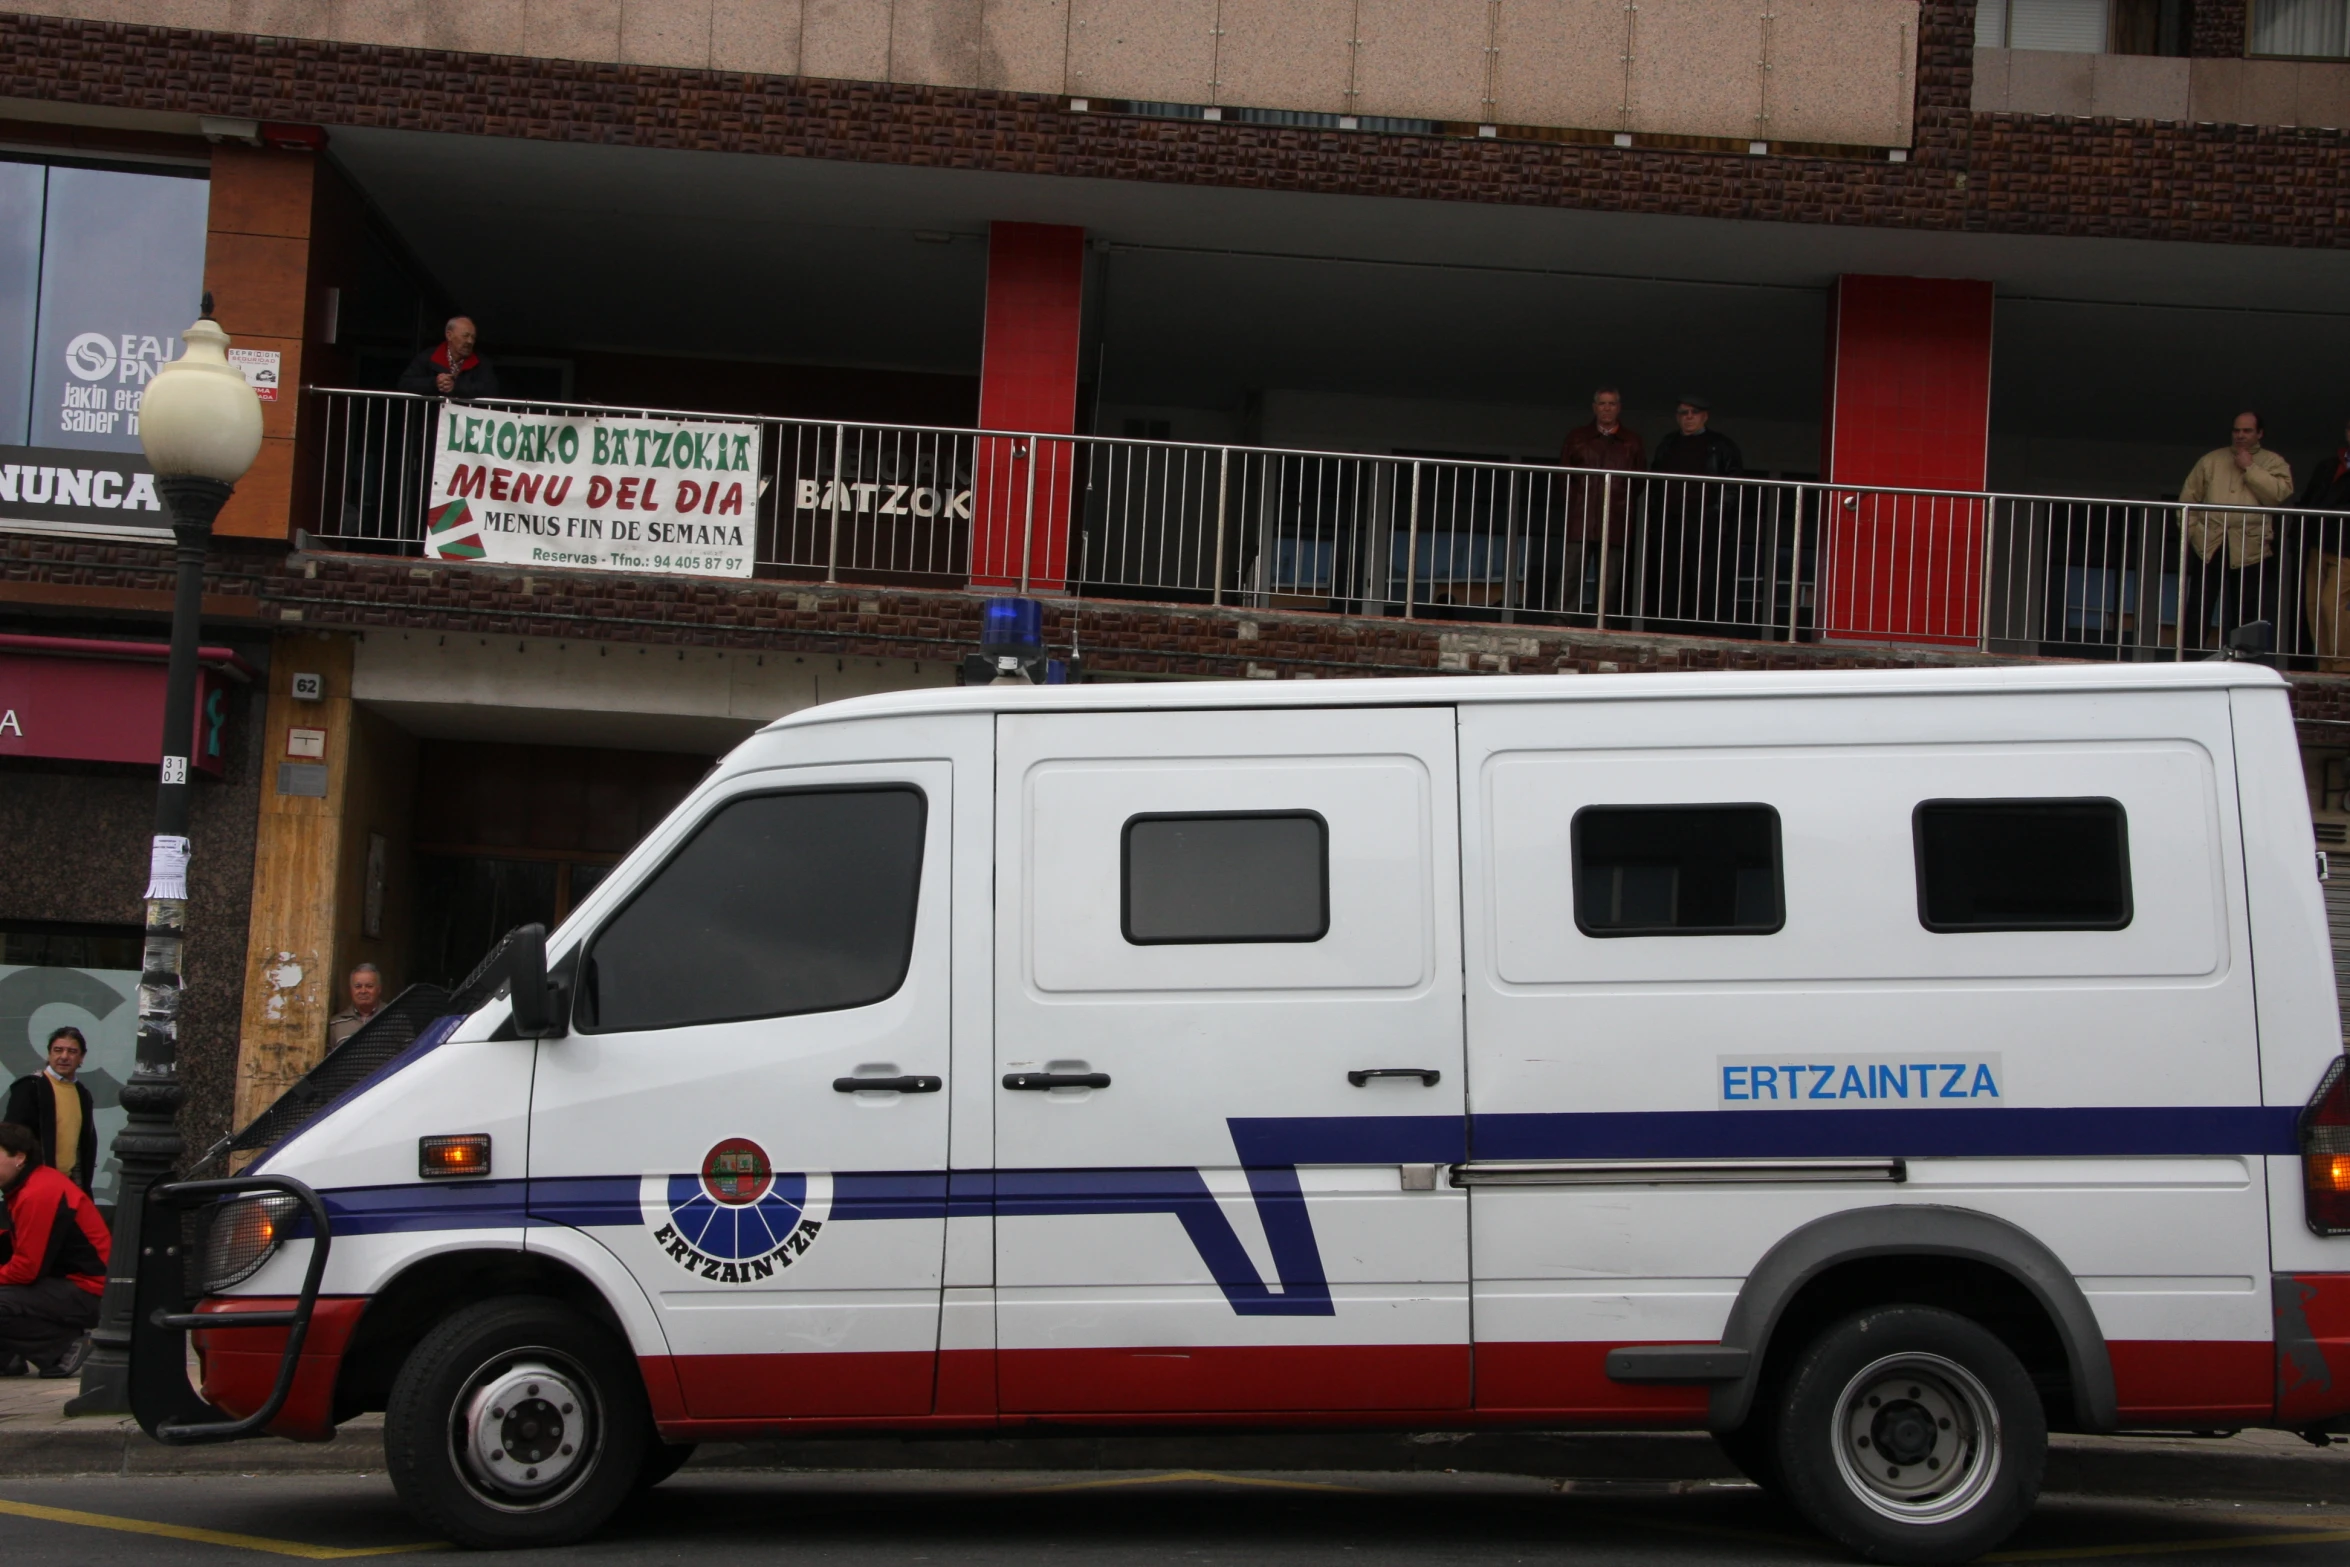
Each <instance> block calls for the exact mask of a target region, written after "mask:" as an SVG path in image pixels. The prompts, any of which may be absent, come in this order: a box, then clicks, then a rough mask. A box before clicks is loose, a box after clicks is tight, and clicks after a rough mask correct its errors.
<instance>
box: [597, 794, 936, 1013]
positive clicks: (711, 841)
mask: <svg viewBox="0 0 2350 1567" xmlns="http://www.w3.org/2000/svg"><path fill="white" fill-rule="evenodd" d="M925 814H926V808H925V804H924V801H923V797H922V794H921V791H919V790H916V789H908V788H878V789H807V790H793V791H789V792H786V793H780V794H758V795H751V796H748V797H746V798H743V799H738V800H734V801H732V802H730V803H728V804H726V805H724V806H722V807H720V808H719V810H718V811H717V812H716V814H714V815H712V816H711V817H710V818H709V820H707V821H705V822H703V823H702V825H701V826H700V827H699V828H698V829H696V830H695V832H694V835H693V836H692V837H691V838H689V839H687V840H686V843H685V846H684V847H683V848H681V849H679V850H678V851H677V852H676V854H674V855H673V856H671V857H670V860H669V862H668V863H667V864H666V865H663V866H662V867H661V868H660V869H659V870H658V871H656V872H654V873H653V876H652V879H651V880H650V881H648V882H647V883H646V884H645V885H644V886H643V887H642V888H640V889H639V890H638V891H637V893H636V894H635V895H634V896H633V897H631V898H630V899H629V900H628V902H627V903H626V904H625V905H624V906H623V907H622V908H621V910H620V912H619V913H618V914H616V915H614V916H613V917H612V919H611V921H610V922H609V923H607V924H606V925H605V926H604V928H603V929H602V930H600V931H598V932H597V933H596V935H595V936H594V938H593V940H592V943H591V945H590V946H589V948H588V952H587V959H586V961H585V962H584V963H583V964H582V965H581V969H580V994H579V1001H578V1008H577V1011H578V1016H579V1019H580V1023H581V1026H582V1027H583V1028H584V1029H585V1030H586V1031H588V1032H591V1033H621V1032H628V1031H633V1030H637V1029H651V1028H682V1027H686V1026H688V1025H690V1024H696V1023H731V1022H738V1021H741V1020H743V1019H746V1018H762V1017H787V1016H790V1015H791V1014H793V1013H799V1012H830V1011H837V1010H839V1009H841V1008H844V1007H862V1006H869V1005H871V1004H872V1003H874V1002H876V1001H880V1000H883V999H885V998H887V997H889V996H891V995H893V994H895V993H896V991H897V988H898V987H899V986H900V985H901V984H903V983H905V978H906V966H907V964H908V963H909V962H910V961H911V959H912V957H913V951H914V912H915V898H916V893H917V891H918V889H919V888H920V886H921V881H922V837H923V822H924V817H925Z"/></svg>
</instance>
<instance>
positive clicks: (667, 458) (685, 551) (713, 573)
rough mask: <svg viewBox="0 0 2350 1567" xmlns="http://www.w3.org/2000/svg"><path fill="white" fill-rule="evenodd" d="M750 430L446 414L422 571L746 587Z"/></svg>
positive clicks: (622, 419) (751, 497)
mask: <svg viewBox="0 0 2350 1567" xmlns="http://www.w3.org/2000/svg"><path fill="white" fill-rule="evenodd" d="M758 498H759V427H758V426H757V425H755V424H719V423H709V422H702V421H694V420H683V419H642V418H632V417H628V416H624V415H618V414H609V415H606V414H598V415H541V414H509V413H504V412H501V411H496V410H488V409H482V408H478V407H469V406H467V405H465V404H462V403H443V404H442V405H441V407H440V410H439V417H438V418H437V420H436V421H435V423H434V430H433V464H432V490H431V494H430V497H429V500H428V502H427V506H426V510H425V532H424V552H425V555H426V558H428V559H431V560H455V561H476V560H478V561H488V562H490V563H492V564H494V565H511V566H570V567H583V568H586V569H588V570H591V571H642V572H661V573H682V574H686V575H693V576H705V577H747V576H749V575H750V574H751V561H752V557H753V556H754V555H755V554H756V553H757V548H758V539H759V528H758Z"/></svg>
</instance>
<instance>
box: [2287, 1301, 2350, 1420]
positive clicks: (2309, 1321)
mask: <svg viewBox="0 0 2350 1567" xmlns="http://www.w3.org/2000/svg"><path fill="white" fill-rule="evenodd" d="M2276 1291H2277V1293H2276V1312H2277V1424H2279V1425H2283V1426H2294V1425H2300V1424H2302V1423H2303V1422H2305V1421H2312V1422H2313V1421H2318V1420H2326V1419H2330V1418H2332V1417H2333V1416H2335V1415H2340V1414H2346V1413H2350V1273H2296V1274H2292V1275H2289V1276H2287V1277H2283V1278H2279V1279H2278V1280H2277V1281H2276Z"/></svg>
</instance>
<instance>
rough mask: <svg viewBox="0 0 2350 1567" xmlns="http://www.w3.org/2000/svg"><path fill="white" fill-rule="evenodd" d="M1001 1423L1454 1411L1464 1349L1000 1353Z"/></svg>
mask: <svg viewBox="0 0 2350 1567" xmlns="http://www.w3.org/2000/svg"><path fill="white" fill-rule="evenodd" d="M996 1364H997V1376H998V1378H999V1385H1000V1388H1001V1392H1002V1398H1003V1407H1004V1409H1005V1411H1006V1412H1007V1413H1020V1414H1161V1413H1168V1414H1175V1413H1185V1412H1193V1411H1231V1412H1234V1413H1246V1412H1248V1411H1252V1410H1266V1411H1278V1410H1367V1409H1377V1410H1397V1411H1408V1410H1458V1409H1466V1408H1468V1405H1469V1347H1468V1346H1467V1345H1466V1344H1292V1345H1274V1344H1248V1345H1219V1346H1214V1347H1205V1346H1198V1345H1191V1346H1173V1347H1164V1348H1135V1349H1007V1350H1000V1351H998V1352H997V1362H996Z"/></svg>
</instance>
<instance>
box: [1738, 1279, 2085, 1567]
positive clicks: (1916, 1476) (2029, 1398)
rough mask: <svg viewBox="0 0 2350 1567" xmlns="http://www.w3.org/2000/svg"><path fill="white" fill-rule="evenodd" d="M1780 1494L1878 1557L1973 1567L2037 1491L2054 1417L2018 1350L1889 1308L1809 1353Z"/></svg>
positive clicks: (1786, 1402)
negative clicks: (2049, 1416)
mask: <svg viewBox="0 0 2350 1567" xmlns="http://www.w3.org/2000/svg"><path fill="white" fill-rule="evenodd" d="M1777 1427H1778V1436H1779V1442H1778V1444H1777V1462H1778V1468H1779V1472H1780V1474H1781V1475H1782V1476H1783V1477H1784V1480H1785V1486H1784V1492H1783V1494H1784V1495H1785V1496H1786V1498H1787V1500H1788V1501H1789V1502H1791V1503H1792V1504H1793V1505H1794V1507H1795V1509H1796V1510H1797V1511H1798V1512H1800V1513H1802V1514H1803V1516H1804V1517H1805V1518H1806V1519H1807V1520H1808V1521H1810V1522H1811V1523H1812V1524H1813V1525H1814V1526H1816V1527H1817V1528H1819V1529H1820V1530H1821V1531H1823V1532H1824V1533H1826V1534H1829V1535H1831V1536H1833V1537H1834V1538H1836V1539H1837V1540H1840V1541H1842V1542H1843V1543H1844V1544H1845V1545H1847V1546H1849V1547H1851V1548H1852V1549H1853V1550H1855V1551H1857V1552H1859V1553H1860V1554H1861V1555H1863V1556H1865V1557H1867V1558H1869V1559H1870V1560H1872V1561H1880V1562H1898V1563H1919V1564H1939V1563H1951V1562H1964V1561H1971V1560H1973V1559H1974V1558H1975V1557H1977V1556H1980V1555H1981V1554H1982V1553H1983V1552H1985V1551H1988V1550H1990V1549H1992V1548H1993V1547H1994V1546H1996V1545H1998V1544H1999V1542H2000V1541H2002V1540H2004V1539H2006V1538H2007V1536H2008V1535H2009V1534H2011V1533H2013V1532H2014V1531H2015V1529H2016V1527H2017V1526H2018V1525H2019V1524H2021V1523H2022V1522H2023V1521H2024V1517H2025V1515H2026V1514H2028V1513H2029V1512H2030V1511H2031V1510H2032V1504H2033V1503H2034V1502H2035V1501H2036V1500H2038V1498H2039V1494H2040V1472H2041V1467H2042V1464H2043V1463H2044V1462H2045V1460H2046V1457H2047V1452H2048V1423H2047V1416H2046V1414H2045V1413H2044V1412H2043V1411H2042V1409H2041V1407H2040V1397H2039V1394H2038V1392H2037V1391H2035V1390H2034V1388H2033V1387H2032V1380H2031V1377H2030V1375H2029V1374H2028V1373H2026V1372H2025V1370H2024V1367H2023V1363H2022V1362H2021V1361H2020V1360H2018V1359H2017V1358H2016V1356H2015V1352H2014V1351H2012V1350H2010V1349H2009V1348H2008V1347H2007V1346H2006V1345H2005V1344H2003V1343H2001V1342H2000V1341H1999V1339H1998V1338H1997V1337H1995V1336H1994V1335H1993V1334H1992V1333H1991V1332H1990V1331H1988V1330H1987V1329H1985V1328H1983V1327H1981V1326H1980V1325H1978V1324H1977V1323H1974V1322H1972V1321H1969V1320H1968V1319H1967V1318H1965V1317H1961V1316H1959V1315H1957V1314H1956V1313H1955V1312H1948V1311H1940V1310H1936V1309H1934V1308H1931V1307H1925V1306H1885V1307H1878V1308H1875V1309H1872V1310H1868V1311H1863V1312H1859V1313H1857V1314H1855V1315H1853V1316H1850V1317H1847V1318H1845V1319H1844V1320H1843V1321H1841V1322H1838V1323H1836V1324H1835V1325H1834V1326H1832V1327H1830V1328H1828V1329H1827V1330H1826V1331H1825V1332H1823V1333H1821V1334H1820V1336H1819V1337H1818V1338H1816V1339H1814V1340H1813V1341H1812V1342H1811V1344H1810V1345H1809V1346H1807V1347H1806V1348H1805V1349H1804V1350H1803V1352H1802V1354H1801V1356H1800V1357H1799V1358H1798V1359H1797V1361H1796V1363H1795V1366H1794V1368H1793V1370H1792V1372H1791V1373H1790V1375H1789V1376H1788V1379H1787V1383H1786V1391H1785V1394H1784V1396H1783V1397H1782V1398H1781V1400H1780V1402H1779V1419H1778V1421H1777Z"/></svg>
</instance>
